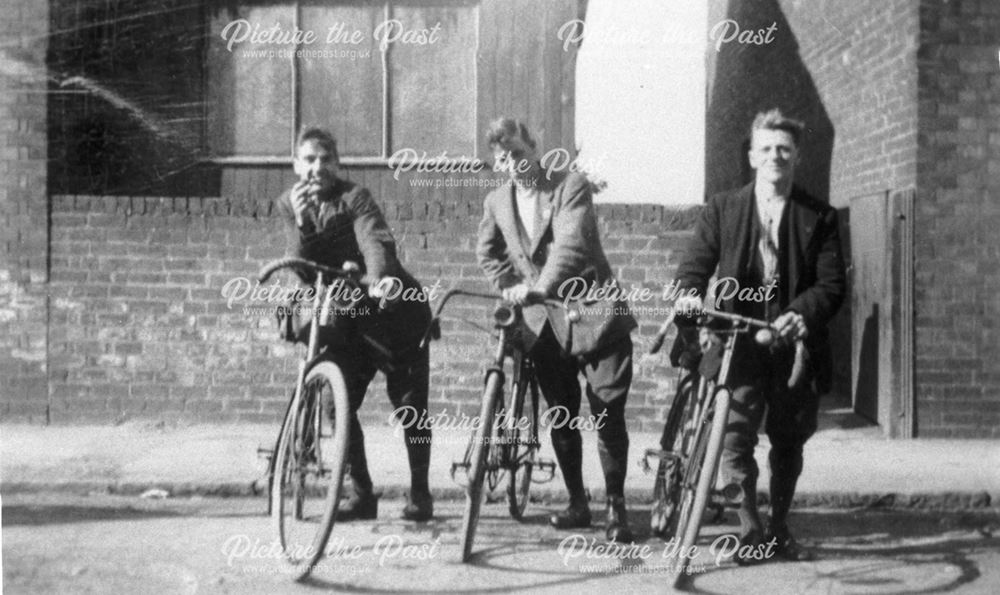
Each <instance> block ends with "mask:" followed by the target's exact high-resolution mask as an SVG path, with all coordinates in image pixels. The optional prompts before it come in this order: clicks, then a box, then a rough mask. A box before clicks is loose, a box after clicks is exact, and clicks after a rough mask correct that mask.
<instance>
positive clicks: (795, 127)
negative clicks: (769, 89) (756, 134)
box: [750, 108, 806, 146]
mask: <svg viewBox="0 0 1000 595" xmlns="http://www.w3.org/2000/svg"><path fill="white" fill-rule="evenodd" d="M805 128H806V127H805V124H803V123H802V121H801V120H796V119H794V118H789V117H788V116H786V115H785V114H784V112H782V111H781V110H780V109H778V108H774V109H772V110H768V111H766V112H760V113H759V114H757V117H755V118H754V119H753V124H751V125H750V137H751V138H753V131H754V130H783V131H785V132H787V133H788V134H790V135H792V140H793V141H795V145H796V146H798V144H799V140H800V139H801V138H802V133H803V131H805Z"/></svg>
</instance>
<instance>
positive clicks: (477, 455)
mask: <svg viewBox="0 0 1000 595" xmlns="http://www.w3.org/2000/svg"><path fill="white" fill-rule="evenodd" d="M502 382H503V375H502V374H501V373H500V372H498V371H496V370H490V371H489V372H488V373H487V377H486V388H485V389H484V390H483V401H482V404H481V407H480V412H479V426H478V427H477V428H476V435H475V438H473V443H472V457H471V460H470V462H469V463H470V467H469V485H468V486H466V488H465V514H464V515H463V517H462V562H463V563H464V562H468V561H469V559H470V558H471V557H472V545H473V542H474V541H475V538H476V527H477V525H478V524H479V512H480V509H481V508H482V505H483V479H484V478H485V476H486V466H487V465H486V463H487V461H486V458H487V454H488V453H489V450H490V449H489V446H490V445H489V444H488V442H490V436H491V435H492V434H491V430H492V427H493V414H494V413H495V412H496V404H497V401H498V399H499V398H500V397H501V391H502V390H503V384H502Z"/></svg>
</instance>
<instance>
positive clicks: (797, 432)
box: [675, 110, 846, 563]
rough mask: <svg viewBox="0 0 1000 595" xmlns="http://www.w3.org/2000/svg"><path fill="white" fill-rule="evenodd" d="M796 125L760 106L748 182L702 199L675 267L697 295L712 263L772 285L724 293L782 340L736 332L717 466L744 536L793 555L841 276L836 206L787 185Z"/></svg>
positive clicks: (721, 273) (724, 272) (685, 304)
mask: <svg viewBox="0 0 1000 595" xmlns="http://www.w3.org/2000/svg"><path fill="white" fill-rule="evenodd" d="M802 130H803V125H802V123H800V122H798V121H796V120H792V119H790V118H787V117H786V116H785V115H784V114H782V113H781V112H780V111H778V110H771V111H768V112H764V113H760V114H758V115H757V117H756V118H755V119H754V121H753V124H752V126H751V139H750V141H751V142H750V150H749V154H748V156H749V160H750V165H751V167H752V168H753V169H754V171H755V178H754V181H753V182H752V183H750V184H748V185H747V186H745V187H743V188H741V189H738V190H735V191H733V192H728V193H724V194H720V195H718V196H714V197H712V198H711V199H710V200H709V201H708V203H707V204H706V205H705V207H704V209H703V210H702V212H701V216H700V218H699V220H698V223H697V226H696V228H695V235H694V237H693V239H692V240H691V243H690V245H689V248H688V252H687V255H686V257H685V259H684V260H683V262H682V263H681V265H680V267H679V268H678V271H677V277H678V280H679V286H680V288H681V289H682V290H687V289H694V290H695V291H696V293H697V295H698V296H701V297H704V294H705V290H706V287H707V284H708V281H709V279H710V278H711V277H712V275H713V274H716V273H717V274H718V277H719V278H720V279H721V278H727V277H730V278H734V279H736V280H737V281H738V282H739V284H740V286H741V287H753V288H758V287H764V286H768V285H771V284H775V289H776V290H775V291H771V292H770V294H769V295H771V296H772V299H771V300H770V301H768V302H764V303H759V302H747V301H739V300H737V299H730V300H726V301H725V303H724V304H723V305H722V309H724V310H726V311H729V312H735V313H738V314H742V315H745V316H753V317H755V318H765V319H767V320H771V321H773V324H774V325H775V327H777V329H778V331H779V334H780V337H781V339H782V340H783V343H784V345H785V346H784V348H777V349H775V348H769V347H762V346H759V345H757V344H756V343H754V341H753V338H752V337H750V336H740V337H739V339H738V340H737V344H736V347H735V351H734V353H733V359H732V363H731V369H730V375H729V383H730V385H731V386H732V387H734V391H733V400H732V403H733V405H732V411H731V413H730V415H729V420H728V425H727V432H726V437H725V450H724V452H723V461H722V465H723V474H724V475H725V476H726V479H727V480H728V481H729V482H731V483H738V484H740V485H741V486H742V488H743V491H744V499H743V501H742V503H741V505H740V511H739V517H740V538H741V541H742V542H743V543H744V544H746V545H757V544H761V543H766V542H769V541H770V540H772V539H774V540H775V547H774V550H773V551H775V553H776V554H777V555H778V556H781V557H783V558H786V559H791V560H803V559H809V558H810V557H811V552H809V551H808V550H806V549H805V548H803V547H801V546H800V545H799V544H798V543H797V542H796V541H795V539H794V538H793V537H792V535H791V532H790V531H789V529H788V524H787V517H788V511H789V508H790V506H791V503H792V497H793V496H794V494H795V485H796V481H797V480H798V477H799V474H800V473H801V472H802V449H803V445H804V444H805V442H806V440H808V439H809V437H810V436H811V435H812V434H813V433H814V432H815V430H816V422H817V413H818V403H819V395H820V394H822V393H824V392H827V391H828V390H829V388H830V377H831V370H832V364H831V361H830V351H829V345H828V342H827V332H826V324H827V322H828V321H829V320H830V319H831V318H832V317H833V315H834V314H835V313H836V311H837V309H838V308H839V307H840V304H841V302H842V301H843V299H844V293H845V287H846V281H845V273H844V263H843V258H842V256H841V249H840V238H839V228H838V224H837V212H836V210H834V209H833V208H831V207H830V206H829V205H827V204H826V203H824V202H821V201H819V200H816V199H815V198H813V197H812V196H810V195H808V194H807V193H806V192H805V191H803V190H802V189H801V188H799V187H798V186H795V185H794V184H793V179H794V174H795V167H796V165H797V164H798V161H799V153H798V147H799V141H800V138H801V135H802ZM700 306H701V299H700V298H695V297H693V296H692V297H688V296H685V297H684V298H681V299H679V300H678V301H677V303H676V304H675V307H676V308H678V309H681V310H684V309H688V308H697V307H700ZM797 340H802V341H803V342H804V346H805V349H804V350H802V349H796V348H795V347H794V342H795V341H797ZM796 357H798V358H800V360H801V359H803V358H804V359H805V360H806V362H805V363H806V365H807V369H806V374H805V375H804V376H803V377H802V378H801V379H800V380H799V382H797V383H796V384H795V385H794V386H789V379H790V372H791V370H792V367H793V364H794V363H795V358H796ZM765 407H766V408H767V423H766V427H765V429H766V431H767V435H768V438H769V439H770V442H771V451H770V454H769V463H770V467H771V485H770V500H771V519H770V523H769V526H768V527H767V528H766V529H765V528H764V526H763V524H762V522H761V519H760V516H759V513H758V510H757V498H756V494H757V492H756V488H757V476H758V469H757V465H756V462H755V461H754V457H753V452H754V447H755V446H756V445H757V430H758V428H759V427H760V424H761V421H762V419H763V417H764V410H765ZM736 561H737V562H747V563H749V562H750V560H741V559H737V560H736Z"/></svg>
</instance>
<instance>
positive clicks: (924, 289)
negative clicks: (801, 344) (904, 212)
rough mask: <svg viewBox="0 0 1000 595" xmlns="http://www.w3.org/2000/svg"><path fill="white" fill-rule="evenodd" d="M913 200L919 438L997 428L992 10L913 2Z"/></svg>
mask: <svg viewBox="0 0 1000 595" xmlns="http://www.w3.org/2000/svg"><path fill="white" fill-rule="evenodd" d="M920 29H921V32H922V33H921V38H920V48H919V51H918V60H919V78H918V80H919V84H918V87H919V94H918V109H919V114H920V115H919V119H920V135H921V144H920V149H919V153H918V172H919V174H918V188H919V193H918V197H917V203H916V223H915V225H916V238H915V248H916V250H915V256H916V271H915V272H916V279H917V284H916V292H915V306H916V357H917V366H916V369H917V373H916V376H917V379H916V380H917V382H916V390H917V395H916V396H917V421H918V424H919V427H918V431H919V432H920V435H921V436H935V437H968V436H981V437H993V438H996V437H1000V400H998V399H1000V347H998V346H1000V331H998V327H997V320H1000V300H998V299H997V295H998V290H1000V274H998V273H1000V267H998V265H997V262H998V258H1000V236H998V235H997V229H1000V205H998V203H997V200H996V197H997V193H998V192H1000V176H998V174H1000V151H998V150H997V148H998V147H1000V104H998V103H997V99H996V97H997V92H998V90H1000V70H998V66H997V53H996V48H997V45H998V44H1000V12H998V11H997V9H996V6H995V5H994V3H990V2H971V1H967V2H956V3H950V4H942V3H938V2H922V3H921V6H920Z"/></svg>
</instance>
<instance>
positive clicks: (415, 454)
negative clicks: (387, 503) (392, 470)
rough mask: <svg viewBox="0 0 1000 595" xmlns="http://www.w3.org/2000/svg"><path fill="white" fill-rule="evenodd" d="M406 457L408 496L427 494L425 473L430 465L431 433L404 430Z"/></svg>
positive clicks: (414, 429)
mask: <svg viewBox="0 0 1000 595" xmlns="http://www.w3.org/2000/svg"><path fill="white" fill-rule="evenodd" d="M404 437H405V440H406V455H407V458H408V459H409V461H410V495H411V496H412V495H413V494H429V493H430V487H429V485H428V482H427V473H428V471H429V470H430V464H431V433H430V431H428V430H417V429H416V428H406V430H405V431H404Z"/></svg>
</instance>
